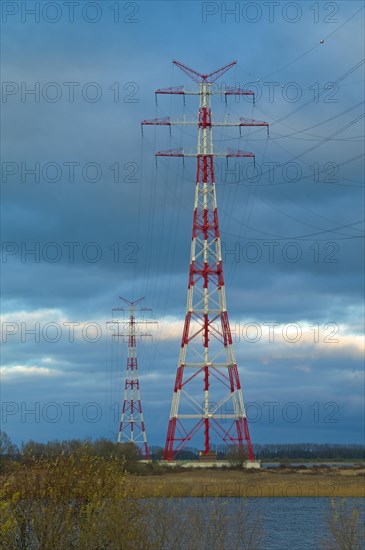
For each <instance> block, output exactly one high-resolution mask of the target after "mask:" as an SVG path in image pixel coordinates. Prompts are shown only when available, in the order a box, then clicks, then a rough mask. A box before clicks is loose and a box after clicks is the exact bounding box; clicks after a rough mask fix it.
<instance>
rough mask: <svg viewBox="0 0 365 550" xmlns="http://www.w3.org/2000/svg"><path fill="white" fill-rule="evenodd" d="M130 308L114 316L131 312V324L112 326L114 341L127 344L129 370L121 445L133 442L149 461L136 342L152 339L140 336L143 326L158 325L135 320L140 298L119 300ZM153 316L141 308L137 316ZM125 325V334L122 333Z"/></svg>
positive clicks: (120, 308)
mask: <svg viewBox="0 0 365 550" xmlns="http://www.w3.org/2000/svg"><path fill="white" fill-rule="evenodd" d="M120 299H121V300H123V302H125V303H126V304H127V305H128V306H129V307H128V309H127V310H126V309H125V308H123V307H116V308H113V310H112V311H113V317H114V312H119V311H121V312H123V313H124V312H126V311H127V312H128V315H129V318H128V322H127V323H126V322H125V321H120V320H119V319H115V318H113V321H111V322H110V324H112V325H114V326H117V330H114V332H113V338H116V339H118V340H119V338H120V337H122V338H123V341H127V342H128V357H127V366H126V376H125V385H124V399H123V407H122V415H121V420H120V424H119V432H118V443H125V442H132V443H134V444H135V445H137V446H138V447H141V448H142V449H141V450H142V452H144V458H146V460H150V451H149V448H148V444H147V436H146V429H145V425H144V420H143V413H142V404H141V396H140V390H139V375H138V360H137V342H138V341H140V339H141V338H143V337H146V336H151V335H150V334H148V333H146V332H140V326H141V325H151V324H157V323H156V321H147V320H143V319H141V320H136V317H135V314H136V309H135V306H136V305H137V304H139V303H140V302H141V301H142V300H143V299H144V298H139V299H138V300H135V301H134V302H130V301H129V300H126V299H125V298H122V297H121V296H120ZM147 311H148V312H150V311H152V310H151V309H150V308H140V309H139V310H138V312H141V313H142V312H147ZM121 325H123V329H122V331H121V330H120V327H121Z"/></svg>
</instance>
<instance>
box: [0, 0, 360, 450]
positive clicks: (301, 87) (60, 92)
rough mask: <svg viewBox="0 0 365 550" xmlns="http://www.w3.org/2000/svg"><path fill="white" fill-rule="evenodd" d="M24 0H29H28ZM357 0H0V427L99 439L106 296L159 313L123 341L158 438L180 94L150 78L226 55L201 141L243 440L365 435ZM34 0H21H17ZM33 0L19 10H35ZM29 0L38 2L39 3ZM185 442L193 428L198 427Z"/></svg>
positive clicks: (190, 187) (176, 226)
mask: <svg viewBox="0 0 365 550" xmlns="http://www.w3.org/2000/svg"><path fill="white" fill-rule="evenodd" d="M36 5H38V8H37V6H36ZM362 7H363V3H362V2H360V1H352V0H351V1H346V2H343V1H340V2H321V1H320V2H314V3H311V2H306V1H297V2H264V3H261V2H260V3H258V2H226V3H221V2H189V1H184V2H155V1H148V2H111V1H110V2H109V1H108V0H106V1H102V2H101V1H99V2H84V1H82V0H81V1H79V2H68V3H67V2H61V1H59V2H43V3H40V4H39V3H36V2H30V1H29V2H26V3H24V2H22V3H21V2H2V10H3V11H2V27H3V33H2V48H1V49H2V80H3V85H2V98H1V101H2V105H1V106H2V114H3V123H2V138H3V140H2V141H3V146H2V182H1V190H2V220H3V221H2V223H3V225H2V260H1V261H2V266H1V267H2V281H1V282H2V292H3V303H2V329H3V334H2V350H3V351H2V389H1V391H2V396H1V397H2V427H3V429H4V430H6V431H7V432H8V433H9V435H10V436H11V437H12V439H13V440H14V441H16V442H18V443H19V442H21V441H25V440H27V439H30V438H33V439H36V440H42V441H46V440H48V439H55V438H57V439H65V438H70V437H82V438H83V437H101V436H102V437H110V438H112V439H115V438H116V434H117V430H118V421H119V410H120V402H121V399H122V387H123V386H122V385H123V376H124V368H125V360H126V347H125V344H123V343H122V342H119V344H118V343H115V342H114V343H113V341H112V338H111V332H110V330H108V325H106V322H107V321H108V320H110V319H111V315H112V314H111V310H112V308H113V307H118V306H121V305H122V304H121V302H120V300H119V298H118V297H119V296H124V297H127V298H128V299H130V300H134V299H137V298H139V297H140V296H145V300H144V302H143V304H142V305H143V306H144V307H150V308H152V309H153V312H152V314H150V316H149V318H151V319H154V320H156V321H158V328H154V327H152V328H151V330H150V332H151V334H152V337H151V338H148V339H146V340H145V342H143V343H141V344H140V346H139V363H140V377H141V394H142V400H143V408H144V414H145V419H146V429H147V436H148V439H149V442H150V444H157V445H160V444H163V443H164V440H165V437H166V429H167V422H168V416H169V410H170V403H171V397H172V390H173V383H174V378H175V372H176V366H177V360H178V353H179V346H180V340H181V331H182V323H183V319H184V315H185V300H186V288H187V280H188V266H189V252H190V237H191V224H192V211H193V196H194V181H195V165H194V160H191V159H190V160H189V159H187V160H186V161H185V165H183V164H182V162H181V159H159V161H158V165H157V167H156V165H155V158H154V152H155V151H156V150H160V149H169V148H173V147H180V146H183V145H184V146H185V147H186V148H189V147H193V146H194V143H195V141H194V140H195V139H196V129H195V128H193V127H185V128H179V127H174V128H173V131H172V135H171V136H170V135H169V132H168V129H167V128H164V127H162V128H156V127H150V128H149V127H147V128H145V131H144V136H143V137H142V136H141V129H140V121H141V120H142V119H144V118H155V117H163V116H172V117H176V118H177V117H183V116H184V115H185V116H186V117H187V118H190V119H191V118H193V117H194V116H195V115H196V113H197V108H198V105H197V98H196V97H194V96H188V97H187V98H186V105H184V104H183V101H182V99H181V97H179V96H160V98H159V101H158V105H157V106H156V105H155V97H154V91H155V90H156V89H157V88H160V87H169V86H177V85H185V86H186V88H189V89H191V88H192V86H193V82H192V81H189V79H188V78H187V77H186V75H184V74H183V73H182V72H181V71H179V70H178V69H177V68H176V67H174V66H173V65H172V63H171V61H172V59H178V60H180V61H182V62H183V63H186V64H187V65H189V66H191V67H193V68H194V69H196V70H198V71H201V72H211V71H213V70H214V69H216V68H218V67H220V66H222V65H225V64H226V63H228V62H230V61H231V60H237V65H236V67H235V68H234V69H232V70H231V71H230V72H228V73H226V74H225V75H224V77H223V78H222V79H221V81H222V82H221V84H222V85H223V86H224V85H232V86H234V85H236V86H240V87H245V88H249V89H251V90H254V91H256V92H257V93H256V104H255V106H254V105H253V104H252V100H251V99H250V98H245V97H243V98H242V97H241V98H240V100H239V101H236V100H235V98H234V97H233V98H231V99H229V100H228V102H227V105H226V104H225V102H224V101H222V100H221V98H220V96H217V97H216V98H215V100H214V103H213V116H214V117H215V119H216V120H219V119H224V118H225V117H226V120H232V121H233V120H237V119H238V118H239V117H248V118H257V119H261V120H266V121H268V122H269V124H270V137H269V138H267V136H266V131H265V129H262V128H259V129H255V128H249V129H245V130H244V131H243V132H242V136H241V138H240V137H239V133H238V131H237V128H233V129H219V128H218V129H217V131H216V132H215V149H216V150H217V151H218V150H220V151H224V150H225V149H226V148H227V147H233V148H240V149H245V150H247V151H252V152H254V153H255V155H256V168H254V167H253V165H252V162H251V161H250V159H242V160H240V161H239V162H235V160H234V159H232V160H231V161H230V163H229V165H228V167H227V166H226V164H225V162H223V163H222V162H220V161H219V160H217V162H216V180H217V181H216V184H217V198H218V205H219V212H220V224H221V235H222V247H223V260H224V266H225V280H226V289H227V290H226V292H227V303H228V311H229V315H230V320H231V325H232V330H233V331H234V337H235V352H236V356H237V360H238V366H239V373H240V377H241V383H242V386H243V391H244V399H245V402H246V404H247V413H248V418H249V420H250V430H251V438H252V440H253V442H257V443H265V442H299V441H315V442H334V443H343V442H345V443H347V442H355V443H360V442H362V434H363V428H364V426H363V412H362V411H363V382H364V380H363V361H362V357H363V351H362V348H363V339H362V333H363V298H364V296H363V283H362V281H363V265H364V263H363V261H364V252H363V237H364V225H363V221H364V219H363V218H364V215H363V185H364V173H363V138H364V124H363V118H362V117H363V111H364V109H363V106H364V105H363V92H364V70H363V67H364V66H363V58H364V47H363V44H364V37H363V17H364V11H363V9H362ZM34 9H35V10H36V11H35V12H34ZM32 10H33V13H32ZM37 10H38V11H37ZM194 443H196V446H197V447H199V446H200V445H201V442H200V441H199V438H198V439H197V441H196V442H194Z"/></svg>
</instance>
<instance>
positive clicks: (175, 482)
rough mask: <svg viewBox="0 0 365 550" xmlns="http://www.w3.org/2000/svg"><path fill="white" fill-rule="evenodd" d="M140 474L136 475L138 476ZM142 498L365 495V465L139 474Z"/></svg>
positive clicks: (138, 491) (138, 492)
mask: <svg viewBox="0 0 365 550" xmlns="http://www.w3.org/2000/svg"><path fill="white" fill-rule="evenodd" d="M137 477H139V476H136V478H137ZM137 494H138V496H141V497H195V498H208V497H243V498H244V497H256V498H260V497H268V498H277V497H298V498H300V497H312V498H313V497H314V498H317V497H329V498H331V497H333V498H336V497H355V498H364V497H365V468H359V467H354V468H325V467H317V468H310V469H309V468H308V469H307V468H306V469H297V468H292V467H291V468H280V469H279V468H277V469H274V468H273V469H271V470H260V471H240V470H225V471H221V470H205V471H202V470H199V471H196V470H192V471H183V472H181V471H179V472H169V473H163V474H160V475H153V476H148V475H146V476H143V477H139V483H138V489H137Z"/></svg>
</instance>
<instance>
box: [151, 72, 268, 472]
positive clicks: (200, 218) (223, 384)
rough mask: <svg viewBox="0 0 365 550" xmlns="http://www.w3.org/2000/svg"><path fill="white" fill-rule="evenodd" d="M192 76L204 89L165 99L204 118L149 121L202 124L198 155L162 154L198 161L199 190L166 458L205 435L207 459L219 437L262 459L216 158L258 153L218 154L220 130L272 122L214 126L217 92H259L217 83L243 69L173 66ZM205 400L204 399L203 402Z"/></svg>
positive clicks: (231, 151)
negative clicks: (225, 250)
mask: <svg viewBox="0 0 365 550" xmlns="http://www.w3.org/2000/svg"><path fill="white" fill-rule="evenodd" d="M173 63H174V65H176V66H177V67H178V68H179V69H181V70H182V71H183V72H184V73H185V74H187V75H188V76H189V77H190V78H191V79H192V80H193V81H194V82H195V83H196V84H198V89H194V90H191V91H188V90H185V88H184V86H177V87H172V88H165V89H159V90H157V91H156V92H155V94H156V98H157V94H177V95H181V96H183V98H184V100H185V96H186V95H197V96H199V98H200V107H199V112H198V119H197V120H191V121H187V120H183V121H179V120H172V119H171V118H170V117H165V118H157V119H152V120H143V121H142V123H141V124H142V130H143V126H144V125H157V126H169V127H170V131H171V127H172V126H173V125H183V126H197V128H198V144H197V150H196V151H193V152H190V153H189V152H185V151H184V149H183V148H179V149H170V150H168V151H159V152H157V153H156V157H183V158H184V157H196V158H197V172H196V187H195V203H194V216H193V233H192V242H191V255H190V270H189V283H188V295H187V306H186V316H185V325H184V329H183V334H182V341H181V348H180V356H179V362H178V367H177V373H176V380H175V386H174V391H173V397H172V405H171V412H170V420H169V424H168V430H167V437H166V445H165V450H164V459H165V460H168V461H171V460H173V459H174V458H175V457H176V455H177V454H178V453H179V451H181V450H182V449H183V447H184V446H185V445H186V444H187V443H189V442H190V441H191V439H192V438H193V437H194V436H195V435H196V434H197V433H198V432H199V431H203V432H204V451H203V454H205V455H209V454H210V453H211V439H212V434H213V435H214V434H216V435H217V436H218V437H219V438H220V439H221V440H223V441H224V442H225V444H228V445H234V446H235V447H237V448H238V449H239V450H240V452H241V453H243V451H244V448H243V441H244V440H245V441H246V445H247V451H248V459H249V460H254V456H253V451H252V445H251V440H250V434H249V430H248V423H247V416H246V411H245V406H244V402H243V397H242V390H241V384H240V379H239V374H238V369H237V364H236V359H235V354H234V350H233V344H232V335H231V329H230V325H229V320H228V314H227V308H226V296H225V287H224V278H223V266H222V252H221V239H220V232H219V224H218V209H217V200H216V192H215V178H214V157H225V158H226V159H227V162H228V158H229V157H251V158H253V159H254V158H255V155H254V154H253V153H250V152H247V151H241V150H236V149H228V150H227V151H226V152H224V153H218V154H214V153H213V135H212V134H213V126H220V127H225V126H237V127H239V128H240V130H241V128H242V127H243V126H265V127H266V128H267V131H268V127H269V125H268V123H267V122H263V121H257V120H253V119H247V118H240V119H239V120H238V121H237V122H213V120H212V111H211V106H210V100H211V96H212V95H221V96H224V97H225V99H227V96H231V95H236V96H240V95H242V96H243V95H248V96H252V97H253V98H254V92H252V91H250V90H243V89H241V88H228V87H225V88H224V89H218V87H217V86H213V83H214V82H215V81H216V80H217V79H218V78H220V77H221V76H222V75H223V74H224V73H225V72H226V71H228V70H229V69H231V68H232V67H233V66H234V65H236V61H232V62H231V63H229V64H228V65H225V66H224V67H222V68H220V69H218V70H216V71H214V72H212V73H210V74H202V73H198V72H197V71H194V70H193V69H190V68H189V67H187V66H186V65H183V64H182V63H180V62H178V61H173ZM200 396H201V397H200Z"/></svg>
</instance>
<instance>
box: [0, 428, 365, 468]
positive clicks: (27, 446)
mask: <svg viewBox="0 0 365 550" xmlns="http://www.w3.org/2000/svg"><path fill="white" fill-rule="evenodd" d="M212 450H213V451H214V452H215V453H216V456H217V459H218V460H219V459H221V460H224V459H226V460H231V461H235V460H237V458H238V457H237V451H236V449H235V447H232V446H231V447H229V446H225V445H216V446H214V445H213V446H212ZM253 450H254V454H255V457H256V458H257V459H261V460H280V461H285V460H293V459H313V460H319V459H330V460H341V459H350V460H352V459H362V460H365V446H364V445H357V444H347V445H340V444H332V443H270V444H265V445H259V444H256V445H254V446H253ZM198 451H199V449H197V448H192V447H186V448H185V449H184V450H183V451H181V452H180V453H179V456H178V458H179V459H182V460H188V459H190V460H195V459H197V458H198ZM76 452H77V453H79V452H83V453H87V454H91V455H93V456H98V457H102V458H123V460H124V461H125V462H126V463H127V464H133V463H136V462H137V461H138V460H139V459H141V458H144V457H143V456H142V455H141V452H140V450H139V448H138V447H136V446H135V445H133V443H122V444H117V443H115V442H113V441H110V440H109V439H103V438H101V439H97V440H94V441H93V440H90V439H69V440H64V441H58V440H55V441H49V442H47V443H39V442H37V441H33V440H30V441H27V442H26V443H22V444H21V445H20V446H19V447H18V446H17V445H15V444H14V443H13V442H12V441H11V439H10V437H9V436H8V435H7V433H6V432H0V454H1V455H2V456H3V457H4V456H5V457H7V458H8V459H15V460H17V459H18V460H20V459H27V458H31V457H36V458H37V457H44V458H51V457H56V456H60V455H71V454H73V453H76ZM150 453H151V458H152V459H154V460H161V459H162V457H163V448H162V447H159V446H151V447H150Z"/></svg>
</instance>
